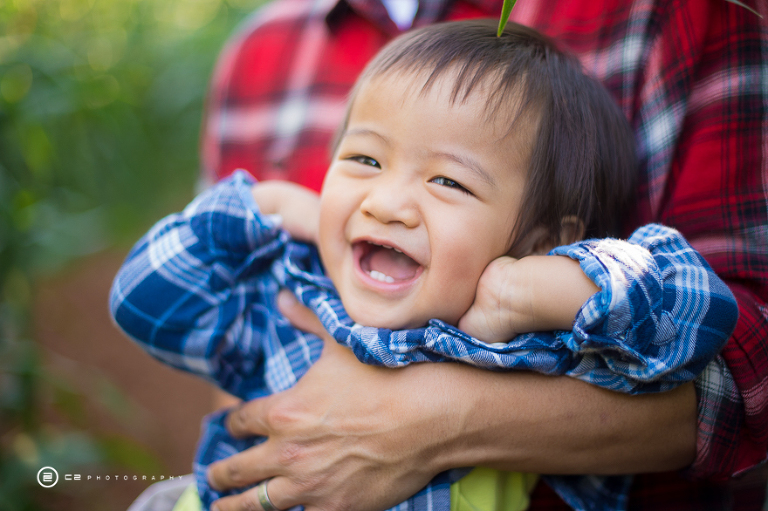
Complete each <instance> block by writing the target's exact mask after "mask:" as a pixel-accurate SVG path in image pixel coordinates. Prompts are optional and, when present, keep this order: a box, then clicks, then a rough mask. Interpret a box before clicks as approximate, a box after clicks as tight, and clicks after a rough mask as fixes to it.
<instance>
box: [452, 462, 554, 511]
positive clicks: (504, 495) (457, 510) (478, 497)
mask: <svg viewBox="0 0 768 511" xmlns="http://www.w3.org/2000/svg"><path fill="white" fill-rule="evenodd" d="M538 479H539V477H538V476H537V475H536V474H524V473H522V472H505V471H502V470H494V469H492V468H486V467H476V468H474V469H473V470H472V472H470V473H469V474H467V475H466V476H465V477H463V478H461V479H460V480H459V481H457V482H455V483H453V484H452V485H451V511H523V510H525V509H528V503H529V498H528V496H529V495H530V493H531V491H532V490H533V487H534V485H535V484H536V481H538Z"/></svg>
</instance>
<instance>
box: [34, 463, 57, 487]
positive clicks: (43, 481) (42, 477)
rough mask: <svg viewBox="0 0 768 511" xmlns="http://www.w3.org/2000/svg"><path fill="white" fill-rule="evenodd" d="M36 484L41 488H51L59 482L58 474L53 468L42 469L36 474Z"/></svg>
mask: <svg viewBox="0 0 768 511" xmlns="http://www.w3.org/2000/svg"><path fill="white" fill-rule="evenodd" d="M37 482H38V483H40V486H42V487H43V488H52V487H54V486H56V483H58V482H59V473H58V472H56V469H55V468H53V467H43V468H41V469H40V470H39V471H38V472H37Z"/></svg>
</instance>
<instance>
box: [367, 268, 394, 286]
mask: <svg viewBox="0 0 768 511" xmlns="http://www.w3.org/2000/svg"><path fill="white" fill-rule="evenodd" d="M368 275H370V276H371V278H373V279H375V280H378V281H379V282H386V283H388V284H391V283H393V282H394V281H395V279H393V278H392V277H390V276H389V275H384V274H383V273H381V272H380V271H376V270H371V271H370V272H368Z"/></svg>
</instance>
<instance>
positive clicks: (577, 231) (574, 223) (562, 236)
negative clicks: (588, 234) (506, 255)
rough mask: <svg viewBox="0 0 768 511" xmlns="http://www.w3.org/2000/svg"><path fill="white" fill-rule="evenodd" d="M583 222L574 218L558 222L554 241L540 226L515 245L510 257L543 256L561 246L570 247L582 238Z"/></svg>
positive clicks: (566, 218)
mask: <svg viewBox="0 0 768 511" xmlns="http://www.w3.org/2000/svg"><path fill="white" fill-rule="evenodd" d="M584 230H585V229H584V222H582V221H581V219H580V218H578V217H575V216H567V217H564V218H563V219H562V220H561V221H560V232H559V233H558V236H557V238H556V239H553V238H552V236H551V235H550V232H549V230H548V229H546V228H545V227H544V226H543V225H540V226H538V227H536V228H535V229H533V230H532V231H531V232H529V233H528V235H527V236H526V237H525V238H524V239H523V241H522V242H520V244H518V245H517V247H516V250H515V253H514V254H510V255H512V257H517V258H520V257H525V256H529V255H545V254H547V253H548V252H549V251H550V250H552V249H553V248H555V247H559V246H561V245H570V244H571V243H575V242H577V241H579V240H581V239H583V237H584Z"/></svg>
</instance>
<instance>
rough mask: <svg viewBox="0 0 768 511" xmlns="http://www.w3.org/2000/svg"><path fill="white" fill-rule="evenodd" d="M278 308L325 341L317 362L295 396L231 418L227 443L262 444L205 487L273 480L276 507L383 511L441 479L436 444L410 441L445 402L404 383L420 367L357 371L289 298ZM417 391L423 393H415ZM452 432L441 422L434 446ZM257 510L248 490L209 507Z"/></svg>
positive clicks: (437, 419) (431, 424)
mask: <svg viewBox="0 0 768 511" xmlns="http://www.w3.org/2000/svg"><path fill="white" fill-rule="evenodd" d="M279 303H280V308H281V310H282V311H283V312H284V313H285V314H286V316H287V317H289V319H291V320H292V321H293V323H294V325H295V326H297V327H299V328H301V329H302V330H305V331H312V332H314V333H317V334H318V335H321V336H322V337H324V340H325V346H324V348H323V354H322V356H321V358H320V360H319V361H318V362H317V363H316V364H315V365H313V366H312V368H311V369H310V371H309V372H308V373H307V374H306V375H305V376H304V377H303V378H302V379H301V380H300V381H299V382H298V383H297V384H296V386H294V387H293V388H291V389H289V390H287V391H285V392H283V393H280V394H276V395H273V396H270V397H266V398H262V399H257V400H254V401H251V402H249V403H245V404H244V405H242V406H241V407H240V408H238V409H236V410H235V411H233V412H232V413H230V415H229V417H228V422H227V427H228V429H229V430H230V432H231V433H232V434H233V435H234V436H236V437H244V436H250V435H264V436H267V437H269V438H268V440H267V441H266V442H265V443H263V444H261V445H258V446H256V447H253V448H251V449H249V450H247V451H245V452H242V453H239V454H236V455H234V456H232V457H231V458H228V459H226V460H224V461H221V462H219V463H216V464H214V465H212V466H211V468H210V471H209V481H210V483H211V485H212V486H213V487H214V488H218V489H225V488H233V487H240V486H245V485H247V484H252V483H254V482H257V481H260V480H263V479H265V478H269V477H271V478H273V479H271V480H270V481H269V486H268V491H269V496H270V499H271V500H272V502H273V503H274V504H275V506H277V507H278V508H279V509H287V508H289V507H292V506H295V505H299V504H302V505H305V506H306V509H307V510H308V511H309V510H314V509H324V510H332V509H355V510H360V511H365V510H383V509H387V508H389V507H392V506H394V505H396V504H398V503H400V502H402V501H403V500H405V499H406V498H408V497H409V496H411V495H413V494H414V493H416V492H417V491H418V490H420V489H421V488H422V487H424V486H425V485H426V484H427V482H429V480H430V479H432V478H433V477H434V475H436V474H437V473H438V472H439V471H440V468H436V467H438V466H439V458H440V449H439V445H434V443H430V442H424V441H423V440H424V439H422V438H409V437H413V434H412V430H414V427H415V428H416V430H418V429H419V428H421V427H423V428H435V427H436V426H435V425H436V424H441V423H447V421H445V420H444V419H443V418H444V417H445V416H446V411H447V410H448V409H449V408H450V396H448V395H447V393H446V391H445V387H444V385H441V384H440V382H439V381H432V382H431V383H430V386H429V387H424V384H423V383H417V381H416V380H414V378H411V376H410V375H411V374H413V375H414V376H416V375H417V373H419V372H420V371H421V370H422V368H423V366H422V367H418V366H414V367H412V368H405V369H403V370H393V369H385V368H378V367H372V366H366V365H364V364H361V363H360V362H358V361H357V359H355V357H354V355H352V353H351V352H350V351H349V350H348V349H346V348H344V347H342V346H340V345H338V344H337V343H336V342H335V341H334V340H333V339H332V338H331V337H330V336H329V335H328V333H327V332H325V330H324V329H323V328H322V325H321V324H320V322H319V320H318V319H317V317H316V316H315V315H314V314H313V313H312V312H311V311H309V309H305V308H304V307H303V306H301V305H299V304H298V302H296V300H295V298H293V296H292V295H291V294H290V293H289V292H287V291H284V292H283V293H282V294H281V295H280V297H279ZM417 384H418V385H421V386H422V388H421V389H420V390H421V392H419V391H416V388H415V387H413V385H417ZM402 417H407V418H409V419H410V420H411V421H412V420H413V419H414V418H416V420H417V422H419V423H420V424H416V425H414V424H413V423H404V421H403V420H402V419H401V418H402ZM457 427H458V425H456V424H450V423H448V426H447V427H446V428H445V429H446V430H445V431H434V433H435V437H436V438H444V437H446V436H450V435H451V434H452V432H451V431H450V430H451V429H453V430H456V429H457ZM404 439H405V440H404ZM408 440H411V441H408ZM257 502H258V499H257V497H256V493H255V488H254V489H252V490H249V491H247V492H244V493H242V494H240V495H237V496H232V497H227V498H223V499H220V500H219V501H217V502H216V506H217V508H218V509H219V510H220V511H230V510H251V509H260V507H259V506H258V504H257Z"/></svg>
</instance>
